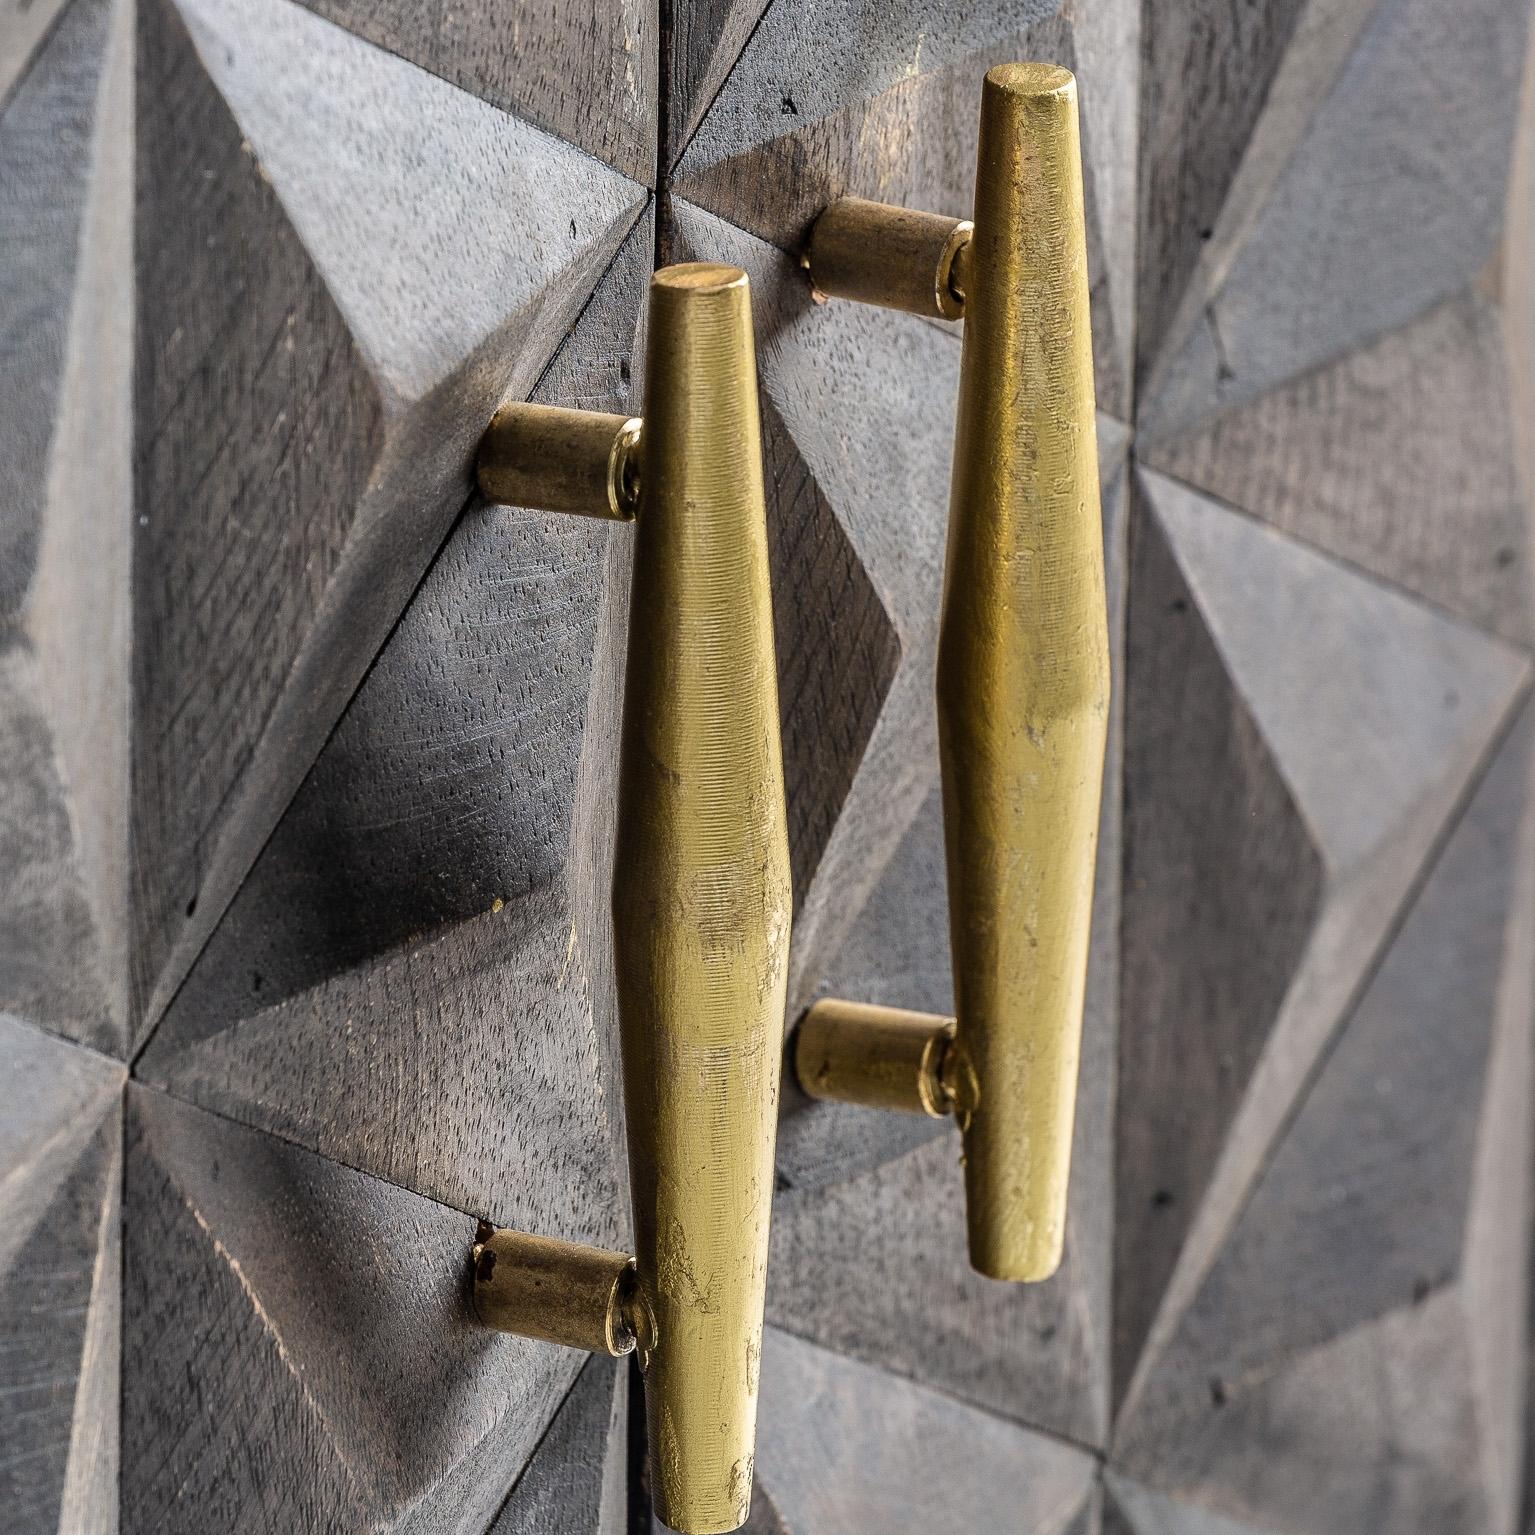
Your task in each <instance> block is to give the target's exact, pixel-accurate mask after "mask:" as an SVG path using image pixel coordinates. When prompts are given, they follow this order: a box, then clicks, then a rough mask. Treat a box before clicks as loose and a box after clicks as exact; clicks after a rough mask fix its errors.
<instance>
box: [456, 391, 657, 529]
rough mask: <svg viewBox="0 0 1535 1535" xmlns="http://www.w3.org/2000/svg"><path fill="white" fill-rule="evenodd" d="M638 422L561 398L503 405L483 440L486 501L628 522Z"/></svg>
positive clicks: (480, 469) (634, 490)
mask: <svg viewBox="0 0 1535 1535" xmlns="http://www.w3.org/2000/svg"><path fill="white" fill-rule="evenodd" d="M639 440H640V423H639V421H638V420H636V419H634V418H633V417H629V416H610V415H604V414H603V413H602V412H601V411H595V410H567V409H565V408H564V407H563V406H558V405H534V404H529V403H523V402H521V401H518V402H514V403H512V404H509V405H503V406H502V407H501V409H500V410H498V411H497V412H496V414H495V417H494V419H493V420H492V421H491V423H490V426H489V428H488V429H487V431H486V433H485V435H484V437H482V438H481V439H480V451H479V457H478V460H477V461H476V464H475V474H476V477H477V478H478V480H479V485H480V491H481V493H482V494H483V495H484V496H485V498H486V499H487V500H489V501H496V502H499V503H501V504H502V505H504V506H524V507H528V508H529V509H530V510H535V511H541V512H574V513H575V514H576V515H578V516H581V517H610V518H615V519H617V520H619V521H627V520H628V519H629V518H630V517H632V516H633V515H634V507H635V500H636V497H637V495H638V488H639V487H638V479H639V456H638V453H639Z"/></svg>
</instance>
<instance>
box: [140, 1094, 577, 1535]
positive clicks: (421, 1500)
mask: <svg viewBox="0 0 1535 1535" xmlns="http://www.w3.org/2000/svg"><path fill="white" fill-rule="evenodd" d="M129 1113H130V1131H129V1137H128V1150H127V1172H126V1181H125V1195H124V1217H125V1220H124V1238H125V1244H126V1245H125V1252H124V1269H125V1272H124V1287H123V1307H124V1337H125V1347H124V1357H123V1401H124V1414H123V1428H122V1432H123V1489H122V1497H123V1523H124V1526H125V1527H126V1528H127V1529H129V1530H137V1529H163V1530H166V1531H175V1530H182V1529H186V1530H201V1529H205V1528H206V1527H207V1525H208V1522H209V1521H210V1520H217V1521H218V1522H219V1523H220V1524H221V1525H222V1526H224V1527H226V1528H229V1529H231V1530H267V1529H273V1528H277V1529H295V1530H298V1529H303V1530H310V1529H313V1530H320V1529H362V1528H370V1527H375V1526H376V1525H379V1524H383V1525H386V1526H387V1527H388V1528H390V1529H392V1530H400V1531H407V1530H408V1531H427V1530H431V1531H434V1532H435V1531H444V1532H446V1531H462V1532H465V1535H469V1532H474V1535H479V1532H481V1531H483V1530H485V1529H486V1528H487V1527H488V1526H489V1524H490V1522H491V1519H492V1517H493V1516H494V1514H495V1513H496V1511H497V1509H499V1508H500V1506H501V1504H502V1503H503V1501H504V1500H505V1497H506V1495H507V1493H508V1491H509V1490H510V1489H511V1487H512V1484H513V1483H514V1481H515V1480H516V1477H517V1475H518V1474H519V1473H520V1471H521V1470H522V1467H523V1465H524V1464H525V1463H526V1461H527V1459H528V1458H529V1456H530V1455H531V1454H532V1452H533V1450H534V1448H535V1447H536V1445H537V1443H538V1441H539V1438H540V1437H541V1435H542V1432H543V1429H544V1426H545V1425H546V1424H547V1423H548V1421H549V1420H550V1418H551V1417H552V1416H553V1414H554V1412H555V1410H556V1408H557V1407H558V1404H559V1402H560V1401H561V1399H562V1398H563V1397H564V1395H565V1393H566V1391H567V1389H568V1388H569V1386H570V1384H571V1382H572V1381H573V1380H574V1379H575V1377H576V1374H577V1372H578V1370H579V1367H580V1357H579V1356H578V1355H576V1354H573V1353H570V1352H568V1351H565V1350H559V1349H554V1348H551V1347H549V1346H547V1345H542V1344H535V1343H530V1342H527V1341H526V1340H522V1339H517V1338H511V1337H508V1336H505V1335H502V1334H496V1333H491V1332H489V1331H488V1330H486V1329H483V1328H480V1327H478V1326H477V1325H476V1324H475V1323H474V1321H473V1319H472V1317H471V1315H470V1313H469V1309H468V1297H467V1284H466V1277H467V1265H468V1251H469V1244H470V1242H471V1239H472V1236H473V1231H474V1221H473V1219H472V1218H471V1217H469V1216H467V1215H463V1214H461V1213H459V1212H458V1211H455V1210H449V1209H444V1208H443V1207H442V1206H440V1205H436V1204H433V1203H432V1202H430V1201H429V1200H425V1199H422V1198H421V1197H419V1196H418V1195H414V1194H410V1193H407V1192H406V1191H404V1190H403V1189H399V1188H396V1187H394V1186H392V1185H390V1184H386V1183H382V1182H379V1181H378V1180H376V1179H373V1178H369V1177H367V1176H365V1175H364V1174H362V1173H357V1172H352V1171H350V1170H348V1169H346V1168H342V1167H338V1166H337V1165H336V1164H335V1163H333V1162H329V1161H326V1160H324V1159H322V1158H320V1157H316V1156H314V1155H312V1154H311V1153H309V1152H305V1151H301V1150H299V1149H297V1148H295V1147H292V1146H289V1145H286V1144H284V1143H283V1142H281V1141H278V1140H275V1139H273V1138H271V1137H270V1136H266V1135H264V1134H262V1133H261V1132H259V1131H255V1130H248V1129H244V1128H242V1127H239V1126H236V1125H234V1124H231V1123H230V1122H229V1121H227V1120H224V1119H221V1118H218V1117H216V1116H213V1115H209V1114H206V1113H204V1112H203V1111H201V1110H198V1109H193V1108H188V1107H186V1106H184V1105H182V1104H179V1103H177V1102H175V1101H174V1100H172V1099H169V1098H166V1097H163V1096H162V1095H160V1094H158V1093H156V1092H154V1091H152V1090H147V1089H135V1090H134V1091H133V1092H132V1093H131V1095H130V1100H129ZM235 1425H238V1427H237V1428H235V1427H233V1426H235Z"/></svg>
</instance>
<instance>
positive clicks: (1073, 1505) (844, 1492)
mask: <svg viewBox="0 0 1535 1535" xmlns="http://www.w3.org/2000/svg"><path fill="white" fill-rule="evenodd" d="M762 1405H763V1417H762V1428H761V1438H760V1447H759V1451H758V1464H759V1466H760V1467H761V1474H762V1477H763V1480H764V1481H765V1483H766V1485H767V1486H768V1487H769V1489H772V1497H773V1502H774V1504H775V1506H776V1508H777V1510H778V1512H779V1517H780V1518H781V1520H782V1522H783V1524H784V1526H785V1527H786V1528H787V1529H790V1530H792V1531H794V1532H795V1535H859V1532H862V1531H864V1530H867V1529H869V1528H870V1526H871V1523H872V1524H875V1525H877V1526H878V1527H879V1528H880V1529H883V1530H887V1531H889V1532H890V1535H969V1532H970V1531H974V1530H998V1529H1009V1530H1020V1531H1025V1532H1027V1535H1052V1532H1054V1531H1057V1530H1060V1529H1061V1528H1062V1527H1063V1526H1064V1525H1066V1524H1067V1523H1068V1522H1069V1521H1070V1519H1071V1518H1072V1516H1073V1515H1074V1514H1075V1512H1076V1510H1077V1509H1078V1507H1079V1506H1080V1505H1081V1504H1082V1502H1083V1501H1084V1500H1085V1499H1086V1498H1087V1497H1088V1496H1089V1493H1090V1489H1091V1486H1092V1480H1093V1474H1094V1470H1095V1463H1094V1461H1093V1458H1092V1457H1091V1456H1090V1455H1088V1454H1086V1453H1084V1452H1083V1451H1081V1450H1078V1449H1075V1448H1073V1447H1071V1446H1068V1445H1064V1444H1062V1443H1060V1442H1059V1441H1058V1440H1054V1439H1049V1438H1046V1437H1045V1436H1043V1435H1038V1434H1031V1433H1029V1432H1028V1431H1027V1430H1025V1429H1020V1428H1018V1427H1016V1426H1015V1425H1013V1424H1010V1423H1005V1422H1003V1421H1002V1420H1000V1419H998V1418H994V1417H991V1416H990V1415H988V1414H986V1413H982V1412H977V1411H976V1410H975V1409H974V1408H971V1407H967V1406H964V1405H963V1404H961V1403H958V1402H955V1401H953V1400H952V1399H951V1398H949V1397H946V1396H944V1395H942V1394H941V1393H939V1392H936V1391H930V1390H927V1389H925V1388H924V1387H922V1386H918V1385H915V1384H913V1383H912V1382H910V1381H905V1380H898V1379H895V1378H892V1377H891V1376H889V1375H886V1374H884V1373H883V1372H882V1371H879V1370H875V1369H871V1368H870V1367H869V1366H867V1365H864V1364H859V1363H857V1362H855V1361H852V1360H848V1359H843V1358H840V1357H839V1356H838V1355H836V1354H834V1353H830V1352H828V1351H827V1350H825V1349H822V1348H818V1347H816V1346H815V1345H814V1344H811V1343H806V1342H804V1341H802V1340H801V1339H799V1338H796V1337H793V1336H791V1335H790V1334H788V1333H785V1332H782V1331H780V1330H779V1329H777V1328H775V1327H770V1328H769V1329H768V1330H767V1333H766V1335H765V1337H764V1341H763V1360H762ZM939 1468H945V1469H944V1471H943V1473H942V1474H940V1473H939Z"/></svg>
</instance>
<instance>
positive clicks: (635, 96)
mask: <svg viewBox="0 0 1535 1535" xmlns="http://www.w3.org/2000/svg"><path fill="white" fill-rule="evenodd" d="M303 3H304V4H306V5H308V6H310V8H311V9H313V10H315V11H317V12H319V14H320V15H322V16H326V17H328V18H329V19H330V20H331V21H334V22H337V23H339V24H340V25H341V26H343V27H346V28H348V29H349V30H351V31H353V32H356V33H357V34H358V35H359V36H360V37H365V38H367V39H368V40H369V42H372V43H376V44H377V45H378V46H379V47H380V48H387V49H388V50H389V51H390V52H391V53H397V54H399V55H400V57H401V58H406V59H409V60H410V61H411V62H412V63H414V64H419V65H420V66H421V67H422V68H423V69H427V70H430V71H431V72H432V73H433V74H434V75H439V76H441V77H442V78H443V79H444V80H450V81H452V83H453V84H454V85H456V86H459V87H460V88H461V89H463V90H465V91H469V92H472V93H473V94H474V95H476V96H479V97H481V98H483V99H484V100H486V101H488V102H491V103H492V104H493V105H495V106H497V107H500V108H502V110H504V111H506V112H511V113H515V114H516V115H517V116H518V117H522V118H525V119H526V120H527V121H528V122H530V123H537V124H538V126H539V127H541V128H546V129H548V130H549V132H551V133H557V134H559V136H560V137H561V138H563V139H567V140H569V141H570V142H571V143H572V144H579V145H580V146H581V148H582V149H584V150H586V151H587V152H588V153H590V154H593V155H596V156H597V158H598V159H599V160H605V161H606V162H607V163H608V164H609V165H611V166H613V167H614V169H615V170H619V171H621V172H622V173H623V174H624V175H625V176H627V177H629V178H630V180H632V181H639V182H645V183H649V182H650V181H652V180H653V178H654V175H655V161H656V117H655V113H656V47H657V34H658V32H659V30H660V17H659V14H658V9H659V8H658V6H657V5H656V0H617V3H604V0H588V3H586V4H581V5H571V4H559V3H554V0H541V3H539V4H533V5H527V4H524V5H518V6H516V7H515V8H508V7H506V6H503V5H497V4H495V3H494V0H470V3H468V4H463V3H452V4H450V3H448V0H426V3H414V4H413V3H407V0H303Z"/></svg>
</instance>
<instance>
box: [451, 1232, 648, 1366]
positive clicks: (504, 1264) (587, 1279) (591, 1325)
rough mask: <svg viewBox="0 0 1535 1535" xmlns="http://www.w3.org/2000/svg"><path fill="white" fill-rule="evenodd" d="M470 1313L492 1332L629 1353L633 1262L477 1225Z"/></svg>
mask: <svg viewBox="0 0 1535 1535" xmlns="http://www.w3.org/2000/svg"><path fill="white" fill-rule="evenodd" d="M472 1261H473V1264H474V1309H475V1313H476V1315H477V1316H478V1317H479V1319H480V1320H481V1321H482V1322H483V1323H484V1324H485V1325H486V1326H487V1327H494V1328H495V1329H496V1330H497V1331H498V1332H514V1333H518V1334H520V1335H521V1336H522V1337H524V1338H542V1339H543V1340H544V1341H545V1342H546V1343H562V1344H564V1345H565V1347H566V1348H580V1349H585V1350H587V1352H588V1353H592V1354H612V1355H613V1356H614V1357H615V1358H616V1357H617V1356H618V1355H621V1354H627V1353H629V1351H630V1350H631V1349H633V1347H634V1342H635V1334H636V1331H637V1330H638V1329H637V1325H636V1319H635V1312H634V1305H635V1273H634V1259H633V1258H631V1257H630V1256H629V1255H628V1253H615V1252H607V1251H605V1250H604V1249H603V1248H600V1247H583V1246H581V1245H580V1244H579V1243H576V1242H557V1241H554V1240H553V1239H552V1238H550V1237H535V1236H529V1235H528V1234H527V1233H526V1232H522V1231H511V1230H508V1229H506V1228H504V1227H503V1228H501V1229H499V1230H498V1229H497V1228H495V1227H492V1226H489V1225H482V1226H481V1227H480V1230H479V1232H478V1233H477V1235H476V1237H475V1243H474V1251H473V1254H472Z"/></svg>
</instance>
